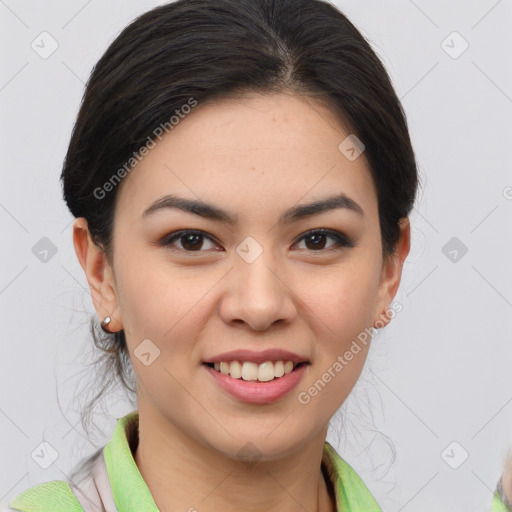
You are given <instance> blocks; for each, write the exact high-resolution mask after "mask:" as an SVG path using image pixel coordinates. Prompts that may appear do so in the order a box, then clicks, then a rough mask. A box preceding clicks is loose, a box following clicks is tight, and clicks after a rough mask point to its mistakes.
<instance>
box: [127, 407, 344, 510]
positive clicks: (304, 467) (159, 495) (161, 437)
mask: <svg viewBox="0 0 512 512" xmlns="http://www.w3.org/2000/svg"><path fill="white" fill-rule="evenodd" d="M141 406H142V404H139V444H138V446H137V449H136V451H135V455H134V459H135V463H136V464H137V467H138V468H139V471H140V473H141V475H142V477H143V479H144V481H145V482H146V484H147V486H148V488H149V490H150V492H151V494H152V496H153V499H154V500H155V502H156V504H157V506H158V508H159V509H160V510H162V512H164V511H170V510H187V511H191V512H194V511H196V510H204V509H207V510H209V511H211V512H221V511H222V512H231V511H233V512H234V511H239V510H251V511H254V512H267V511H268V510H280V512H292V511H294V512H295V511H297V510H299V509H301V510H307V511H313V512H335V510H336V507H335V498H334V494H333V490H332V487H331V485H330V482H329V481H328V479H327V478H326V477H325V476H324V474H323V472H322V470H321V460H322V454H323V447H324V442H325V434H326V432H325V431H322V432H320V433H319V435H317V436H316V437H315V438H314V439H312V440H311V441H309V442H308V444H307V445H305V446H301V447H300V449H299V450H297V451H296V452H294V453H292V454H290V455H288V456H287V457H286V458H283V459H276V460H271V461H268V460H259V461H257V462H256V463H253V464H251V463H247V462H243V461H239V460H233V459H232V458H229V457H225V456H224V455H223V454H221V453H219V452H218V451H217V450H214V449H213V448H212V447H211V446H205V445H203V444H200V443H198V442H197V441H196V440H194V439H192V438H191V437H189V436H187V435H185V434H184V433H183V432H182V430H180V429H178V428H177V427H176V426H175V425H173V424H170V422H169V421H168V420H165V419H164V418H162V417H161V416H156V417H155V415H154V414H153V413H152V411H151V410H147V409H144V407H142V408H141Z"/></svg>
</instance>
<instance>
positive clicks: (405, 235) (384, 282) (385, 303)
mask: <svg viewBox="0 0 512 512" xmlns="http://www.w3.org/2000/svg"><path fill="white" fill-rule="evenodd" d="M399 225H400V238H399V240H398V242H397V244H396V248H395V252H394V254H392V255H390V256H388V257H387V258H386V260H385V261H384V262H383V265H382V273H381V279H380V284H379V294H378V295H379V297H378V301H377V308H376V312H378V313H379V316H378V317H376V318H374V321H373V322H374V323H373V326H374V327H376V328H377V329H380V328H382V327H385V326H386V325H387V324H388V323H389V322H390V320H391V318H390V317H389V315H388V314H387V313H388V310H389V306H390V304H391V301H392V300H393V298H394V297H395V295H396V292H397V291H398V287H399V286H400V281H401V278H402V268H403V264H404V262H405V260H406V258H407V255H408V254H409V251H410V248H411V241H410V236H411V229H410V222H409V218H408V217H404V218H402V219H400V222H399Z"/></svg>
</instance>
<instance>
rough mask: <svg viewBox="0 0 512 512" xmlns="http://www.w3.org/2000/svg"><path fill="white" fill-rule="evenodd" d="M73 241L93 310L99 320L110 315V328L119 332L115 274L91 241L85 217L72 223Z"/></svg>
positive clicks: (101, 252) (120, 323)
mask: <svg viewBox="0 0 512 512" xmlns="http://www.w3.org/2000/svg"><path fill="white" fill-rule="evenodd" d="M73 244H74V246H75V252H76V255H77V257H78V261H79V262H80V265H81V266H82V268H83V269H84V272H85V275H86V277H87V282H88V283H89V288H90V289H91V296H92V302H93V305H94V308H95V309H96V313H98V316H99V317H100V320H103V318H104V317H106V316H110V317H111V319H112V321H111V322H110V324H108V330H109V331H110V330H111V331H112V332H116V331H120V330H121V329H122V328H123V324H122V320H121V314H120V311H119V301H118V295H117V291H116V287H115V281H114V274H113V271H112V268H111V266H110V264H109V263H108V260H107V256H106V254H105V253H104V252H103V251H102V250H101V249H100V248H99V247H98V246H97V245H96V244H95V243H94V242H93V240H92V238H91V234H90V232H89V228H88V225H87V220H86V219H85V218H84V217H79V218H78V219H76V220H75V222H74V223H73Z"/></svg>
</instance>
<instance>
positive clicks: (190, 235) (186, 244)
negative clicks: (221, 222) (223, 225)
mask: <svg viewBox="0 0 512 512" xmlns="http://www.w3.org/2000/svg"><path fill="white" fill-rule="evenodd" d="M205 238H206V239H208V240H210V241H212V242H213V241H214V240H213V238H211V237H210V236H209V235H207V234H206V233H205V232H204V231H198V230H195V229H182V230H180V231H175V232H174V233H171V234H169V235H166V236H165V237H164V238H163V239H162V240H160V242H159V244H160V245H162V246H165V247H167V246H169V248H170V249H171V250H173V251H181V252H204V251H201V248H202V247H203V245H204V243H203V242H202V239H205ZM175 242H178V243H180V244H181V246H182V247H181V248H176V247H175V246H174V247H173V244H175Z"/></svg>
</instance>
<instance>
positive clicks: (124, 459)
mask: <svg viewBox="0 0 512 512" xmlns="http://www.w3.org/2000/svg"><path fill="white" fill-rule="evenodd" d="M138 426H139V414H138V411H136V410H135V411H132V412H131V413H129V414H127V415H126V416H124V417H123V418H120V419H119V420H118V422H117V426H116V428H115V430H114V433H113V434H112V438H111V440H110V442H109V443H108V444H107V445H106V446H105V448H104V450H103V453H104V456H105V464H106V466H107V472H108V475H109V480H110V485H111V488H112V493H113V495H114V500H115V502H116V505H117V508H118V510H119V512H127V511H131V510H144V512H159V511H158V508H157V506H156V503H155V501H154V500H153V496H152V495H151V492H150V491H149V488H148V486H147V485H146V482H145V481H144V479H143V478H142V475H141V474H140V472H139V469H138V467H137V464H135V460H134V458H133V454H132V448H130V445H131V446H132V447H134V446H135V445H136V443H137V440H138ZM322 465H323V466H324V467H325V469H326V472H327V475H328V477H329V479H330V481H331V484H332V486H333V488H334V493H335V496H336V510H337V511H338V512H382V510H381V509H380V507H379V506H378V505H377V502H376V501H375V499H374V498H373V496H372V495H371V493H370V491H369V490H368V488H367V487H366V485H365V484H364V483H363V481H362V480H361V478H359V476H358V475H357V473H356V472H355V471H354V469H352V467H351V466H350V465H349V464H348V463H347V462H345V461H344V460H343V459H342V458H341V457H340V456H339V455H338V454H337V453H336V450H335V449H334V448H333V447H332V446H331V445H330V444H329V443H328V442H327V441H326V442H325V445H324V452H323V456H322ZM127 489H129V490H130V492H126V490H127Z"/></svg>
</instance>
